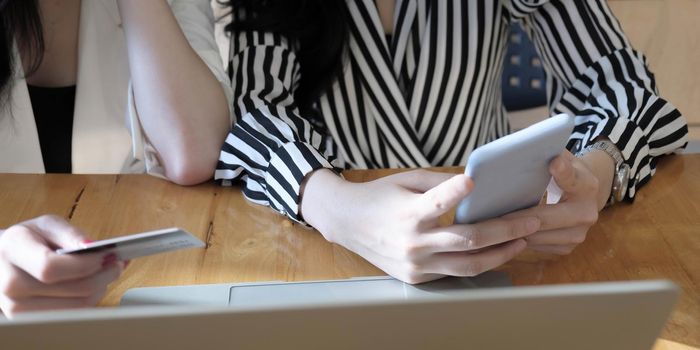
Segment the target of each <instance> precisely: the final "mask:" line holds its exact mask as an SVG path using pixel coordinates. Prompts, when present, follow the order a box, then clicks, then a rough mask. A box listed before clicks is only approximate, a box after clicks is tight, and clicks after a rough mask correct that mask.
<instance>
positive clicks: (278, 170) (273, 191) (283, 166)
mask: <svg viewBox="0 0 700 350" xmlns="http://www.w3.org/2000/svg"><path fill="white" fill-rule="evenodd" d="M321 168H326V169H330V170H333V171H336V172H337V170H336V169H335V168H334V167H333V165H331V163H330V162H329V161H328V160H327V159H326V158H324V157H323V155H322V154H321V153H320V152H319V151H318V150H316V149H315V148H314V147H313V146H311V145H310V144H308V143H304V142H298V141H294V142H288V143H285V144H284V145H282V146H281V147H280V148H279V149H278V150H277V151H276V152H275V153H274V154H273V155H272V157H271V158H270V162H269V166H268V169H267V172H266V173H265V184H266V188H265V192H266V194H267V197H268V198H269V200H270V207H272V208H273V209H275V210H276V211H278V212H279V213H281V214H284V215H286V216H287V217H289V218H290V219H292V220H294V221H296V222H298V223H300V224H303V225H305V226H308V224H307V223H306V222H304V220H303V218H302V217H301V215H299V200H300V195H299V191H300V189H301V184H302V182H303V181H304V177H305V176H306V175H307V174H309V173H311V172H313V171H315V170H318V169H321Z"/></svg>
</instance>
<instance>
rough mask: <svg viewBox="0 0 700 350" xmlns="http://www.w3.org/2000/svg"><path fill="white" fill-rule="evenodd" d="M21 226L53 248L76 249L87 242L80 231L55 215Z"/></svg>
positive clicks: (85, 236) (84, 235) (42, 217)
mask: <svg viewBox="0 0 700 350" xmlns="http://www.w3.org/2000/svg"><path fill="white" fill-rule="evenodd" d="M23 225H25V226H27V227H29V228H31V229H32V230H33V231H34V232H35V233H37V234H39V235H40V236H42V237H43V238H44V239H45V240H46V241H48V242H49V243H50V244H51V245H52V246H53V248H77V247H80V246H82V244H83V243H84V242H85V241H86V240H87V235H86V234H85V233H84V232H83V231H82V230H80V229H79V228H77V227H75V226H73V225H71V224H70V223H69V222H68V221H66V220H65V219H64V218H62V217H60V216H56V215H44V216H40V217H38V218H36V219H33V220H29V221H27V222H25V223H23Z"/></svg>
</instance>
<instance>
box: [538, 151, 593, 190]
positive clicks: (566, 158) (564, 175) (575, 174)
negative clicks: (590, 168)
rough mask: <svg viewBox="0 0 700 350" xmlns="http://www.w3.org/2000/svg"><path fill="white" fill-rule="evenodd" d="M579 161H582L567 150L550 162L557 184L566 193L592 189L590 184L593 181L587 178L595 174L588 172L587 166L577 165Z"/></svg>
mask: <svg viewBox="0 0 700 350" xmlns="http://www.w3.org/2000/svg"><path fill="white" fill-rule="evenodd" d="M577 162H579V163H580V161H579V160H577V159H576V157H574V156H573V155H571V153H569V152H568V151H565V152H564V153H563V154H561V155H560V156H558V157H557V158H555V159H554V160H552V162H551V163H550V166H549V171H550V173H551V174H552V176H553V177H554V181H555V182H556V184H557V186H558V187H559V188H560V189H561V190H562V191H563V192H564V193H580V192H583V191H589V190H591V188H590V187H591V186H589V184H590V182H591V181H587V180H589V179H588V178H590V177H593V176H594V175H593V174H591V173H590V172H586V168H585V167H582V166H581V165H580V164H578V166H577Z"/></svg>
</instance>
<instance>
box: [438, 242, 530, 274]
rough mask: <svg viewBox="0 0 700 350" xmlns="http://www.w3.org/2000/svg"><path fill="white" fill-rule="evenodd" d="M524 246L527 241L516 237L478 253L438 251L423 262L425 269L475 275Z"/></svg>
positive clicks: (498, 264)
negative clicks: (513, 239)
mask: <svg viewBox="0 0 700 350" xmlns="http://www.w3.org/2000/svg"><path fill="white" fill-rule="evenodd" d="M526 247H527V243H525V241H524V240H522V239H518V240H515V241H511V242H508V243H504V244H502V245H498V246H495V247H492V248H488V249H485V250H483V251H482V252H479V253H466V252H461V253H439V254H435V255H433V256H432V257H431V259H430V260H429V261H427V262H426V263H425V270H426V272H427V273H437V274H443V275H450V276H464V277H471V276H476V275H478V274H480V273H483V272H486V271H489V270H492V269H495V268H496V267H499V266H501V265H503V264H505V263H507V262H508V261H510V260H511V259H513V258H514V257H515V256H516V255H518V254H519V253H520V252H522V251H523V250H524V249H525V248H526Z"/></svg>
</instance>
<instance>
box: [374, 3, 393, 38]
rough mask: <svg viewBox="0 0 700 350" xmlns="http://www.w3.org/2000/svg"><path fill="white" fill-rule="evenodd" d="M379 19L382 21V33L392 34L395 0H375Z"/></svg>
mask: <svg viewBox="0 0 700 350" xmlns="http://www.w3.org/2000/svg"><path fill="white" fill-rule="evenodd" d="M375 3H376V4H377V11H379V19H380V20H381V21H382V28H383V29H384V34H393V31H394V7H395V6H396V0H376V2H375Z"/></svg>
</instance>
